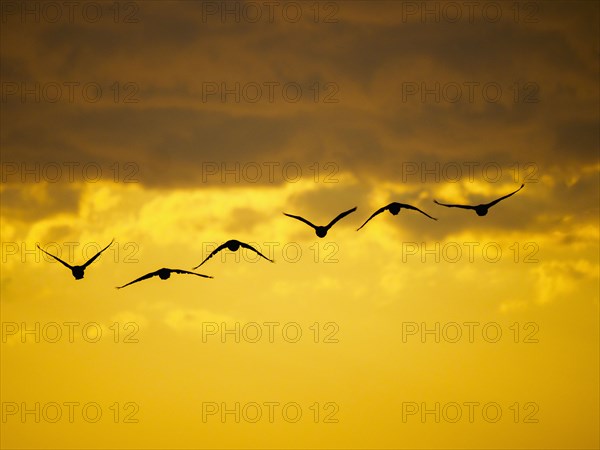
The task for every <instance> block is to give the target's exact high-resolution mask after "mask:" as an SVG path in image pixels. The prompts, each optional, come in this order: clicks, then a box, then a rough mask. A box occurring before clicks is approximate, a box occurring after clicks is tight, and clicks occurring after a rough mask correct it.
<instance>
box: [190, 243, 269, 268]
mask: <svg viewBox="0 0 600 450" xmlns="http://www.w3.org/2000/svg"><path fill="white" fill-rule="evenodd" d="M240 247H243V248H246V249H248V250H252V251H253V252H255V253H256V254H257V255H259V256H262V257H263V258H264V259H266V260H267V261H271V262H274V261H273V260H272V259H269V258H267V257H266V256H265V255H263V254H262V253H261V252H259V251H258V250H256V249H255V248H254V247H252V246H251V245H250V244H246V243H245V242H241V241H238V240H236V239H230V240H229V241H227V242H225V243H223V244H221V245H219V246H218V247H217V248H216V249H214V250H213V251H212V252H211V254H210V255H208V256H207V257H206V258H205V259H204V261H202V262H201V263H200V264H198V265H197V266H196V267H194V269H197V268H198V267H200V266H201V265H202V264H204V263H205V262H206V261H208V260H209V259H210V258H212V257H213V256H215V255H216V254H217V253H219V252H220V251H221V250H224V249H227V250H230V251H232V252H237V251H238V250H239V248H240Z"/></svg>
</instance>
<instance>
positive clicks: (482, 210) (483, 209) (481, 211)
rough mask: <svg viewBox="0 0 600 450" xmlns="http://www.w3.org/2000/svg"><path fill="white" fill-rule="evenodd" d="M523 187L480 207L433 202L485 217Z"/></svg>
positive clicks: (522, 186)
mask: <svg viewBox="0 0 600 450" xmlns="http://www.w3.org/2000/svg"><path fill="white" fill-rule="evenodd" d="M524 187H525V185H524V184H522V185H521V187H520V188H519V189H517V190H516V191H514V192H511V193H510V194H507V195H505V196H504V197H500V198H497V199H496V200H494V201H492V202H489V203H484V204H482V205H476V206H472V205H449V204H446V203H440V202H438V201H437V200H434V201H433V202H434V203H436V204H438V205H442V206H446V207H448V208H463V209H473V210H475V212H476V213H477V215H478V216H485V215H486V214H487V213H488V209H490V208H491V207H492V206H494V205H495V204H496V203H498V202H500V201H502V200H504V199H505V198H508V197H510V196H511V195H515V194H516V193H517V192H519V191H520V190H521V189H523V188H524Z"/></svg>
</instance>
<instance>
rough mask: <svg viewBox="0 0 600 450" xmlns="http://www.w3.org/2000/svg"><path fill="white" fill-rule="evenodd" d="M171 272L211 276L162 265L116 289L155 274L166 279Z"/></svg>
mask: <svg viewBox="0 0 600 450" xmlns="http://www.w3.org/2000/svg"><path fill="white" fill-rule="evenodd" d="M172 273H179V274H188V275H197V276H199V277H203V278H212V277H211V276H209V275H202V274H201V273H196V272H188V271H187V270H181V269H166V268H164V267H163V268H162V269H158V270H157V271H156V272H150V273H147V274H146V275H144V276H142V277H139V278H138V279H136V280H133V281H130V282H129V283H127V284H124V285H123V286H117V289H123V288H124V287H126V286H129V285H130V284H133V283H137V282H138V281H143V280H147V279H148V278H152V277H153V276H156V275H158V277H159V278H160V279H161V280H168V279H169V278H170V277H171V274H172Z"/></svg>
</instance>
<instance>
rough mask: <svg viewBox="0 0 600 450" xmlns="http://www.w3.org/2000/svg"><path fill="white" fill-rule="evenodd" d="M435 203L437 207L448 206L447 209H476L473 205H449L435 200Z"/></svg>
mask: <svg viewBox="0 0 600 450" xmlns="http://www.w3.org/2000/svg"><path fill="white" fill-rule="evenodd" d="M433 203H435V204H436V205H441V206H446V207H447V208H462V209H475V207H474V206H471V205H449V204H448V203H440V202H438V201H437V200H434V201H433Z"/></svg>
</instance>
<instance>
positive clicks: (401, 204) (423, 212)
mask: <svg viewBox="0 0 600 450" xmlns="http://www.w3.org/2000/svg"><path fill="white" fill-rule="evenodd" d="M436 203H437V202H436ZM399 205H400V207H401V208H405V209H413V210H415V211H419V212H420V213H421V214H425V215H426V216H427V217H429V218H430V219H433V220H437V219H436V218H435V217H431V216H430V215H429V214H427V213H426V212H425V211H422V210H420V209H419V208H417V207H416V206H413V205H407V204H405V203H399Z"/></svg>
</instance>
